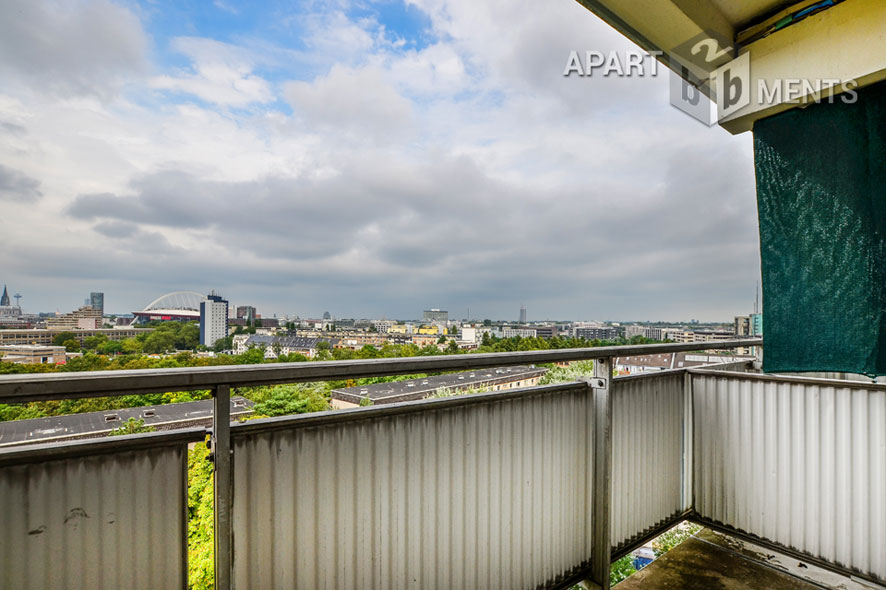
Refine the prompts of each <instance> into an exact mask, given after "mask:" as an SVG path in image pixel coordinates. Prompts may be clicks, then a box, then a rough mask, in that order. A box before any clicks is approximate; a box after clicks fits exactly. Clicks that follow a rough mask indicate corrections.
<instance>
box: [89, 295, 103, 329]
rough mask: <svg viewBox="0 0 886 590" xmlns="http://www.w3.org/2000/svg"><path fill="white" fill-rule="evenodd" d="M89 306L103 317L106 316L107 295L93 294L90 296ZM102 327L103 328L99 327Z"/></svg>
mask: <svg viewBox="0 0 886 590" xmlns="http://www.w3.org/2000/svg"><path fill="white" fill-rule="evenodd" d="M89 306H90V307H91V308H92V309H97V310H98V312H99V313H100V314H102V315H104V314H105V294H104V293H97V292H92V293H90V294H89ZM99 327H101V326H99Z"/></svg>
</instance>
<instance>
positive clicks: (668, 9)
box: [578, 0, 886, 133]
mask: <svg viewBox="0 0 886 590" xmlns="http://www.w3.org/2000/svg"><path fill="white" fill-rule="evenodd" d="M578 2H579V3H580V4H582V5H583V6H584V7H585V8H587V9H588V10H590V11H591V12H593V13H594V14H596V15H597V16H599V17H600V18H601V19H602V20H604V21H605V22H607V23H608V24H609V25H611V26H612V27H613V28H615V29H616V30H617V31H619V32H621V33H622V34H623V35H625V36H626V37H628V38H629V39H630V40H632V41H633V42H634V43H636V44H637V45H639V46H640V47H641V48H643V49H645V50H647V51H654V52H661V54H660V55H659V58H658V59H659V61H661V62H662V63H663V64H665V65H666V66H669V67H670V66H671V59H670V57H671V56H679V55H680V51H681V46H683V47H684V49H683V51H685V45H686V44H687V43H689V42H695V41H697V40H699V39H703V38H709V37H713V38H714V39H716V40H718V41H719V42H720V45H719V46H720V47H723V48H727V49H734V54H733V57H738V56H739V55H744V54H745V53H749V54H750V64H751V65H750V81H749V82H750V84H749V85H748V87H749V88H758V87H759V83H761V82H765V83H766V84H767V88H771V87H772V85H773V84H782V83H783V82H784V81H786V80H796V79H798V80H805V81H810V82H812V81H821V80H839V81H841V82H844V81H850V80H851V81H855V82H856V83H857V85H856V87H858V88H863V87H865V86H868V85H870V84H874V83H876V82H879V81H880V80H883V79H886V2H883V0H837V3H836V4H835V5H833V6H823V7H819V8H820V9H819V10H818V11H816V12H812V13H811V14H802V13H801V11H804V10H805V9H807V8H810V7H813V6H817V5H819V4H820V3H821V0H578ZM791 15H797V16H798V18H797V19H796V21H794V22H790V19H785V17H788V16H791ZM801 17H802V18H801ZM786 22H787V23H789V24H788V26H784V25H785V23H786ZM776 23H780V24H779V26H778V27H776V26H775V25H776ZM872 48H877V50H872ZM684 64H685V60H684ZM687 67H689V69H690V70H691V72H692V74H693V76H694V77H695V79H696V80H702V81H704V80H707V76H709V75H710V71H708V70H705V69H699V68H697V67H696V66H694V65H692V64H689V65H688V66H687ZM715 67H719V63H718V64H717V65H716V66H715ZM673 68H674V69H675V70H677V73H678V74H679V73H680V71H679V70H680V69H681V68H680V67H678V66H676V65H674V66H673ZM681 75H682V74H681ZM843 91H845V88H842V87H840V89H837V90H834V91H833V92H834V93H839V92H843ZM803 92H804V93H802V94H801V95H800V96H799V97H798V96H796V95H795V96H794V98H795V99H796V100H794V101H790V100H785V101H782V102H779V101H778V100H776V101H775V102H773V101H769V102H765V101H762V100H761V99H760V97H759V96H752V97H751V104H750V105H748V106H746V107H745V108H742V109H740V110H738V111H737V112H734V113H731V114H730V115H729V116H728V117H725V118H723V119H721V120H720V125H722V126H723V127H724V128H726V129H727V130H728V131H730V132H732V133H741V132H744V131H749V130H751V129H752V128H753V123H754V121H756V120H758V119H761V118H764V117H768V116H771V115H774V114H776V113H778V112H781V111H784V110H788V109H790V108H794V107H795V106H797V104H800V103H803V102H811V101H814V100H820V99H821V98H822V97H824V96H826V95H825V94H823V93H821V92H818V91H810V92H807V91H803ZM705 94H709V93H708V92H706V91H705Z"/></svg>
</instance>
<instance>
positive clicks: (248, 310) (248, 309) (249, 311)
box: [237, 305, 258, 322]
mask: <svg viewBox="0 0 886 590" xmlns="http://www.w3.org/2000/svg"><path fill="white" fill-rule="evenodd" d="M256 317H258V316H257V315H256V313H255V308H254V307H253V306H251V305H241V306H239V307H237V318H238V319H244V320H246V321H247V322H251V321H253V320H255V318H256Z"/></svg>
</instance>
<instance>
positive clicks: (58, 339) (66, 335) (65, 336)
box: [52, 332, 77, 346]
mask: <svg viewBox="0 0 886 590" xmlns="http://www.w3.org/2000/svg"><path fill="white" fill-rule="evenodd" d="M76 339H77V336H76V335H75V334H74V333H73V332H59V333H58V334H56V335H55V336H53V337H52V344H53V345H54V346H64V345H65V341H66V340H76Z"/></svg>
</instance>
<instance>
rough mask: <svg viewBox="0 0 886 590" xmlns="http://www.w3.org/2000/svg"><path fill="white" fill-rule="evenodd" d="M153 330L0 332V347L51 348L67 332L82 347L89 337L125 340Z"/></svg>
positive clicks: (33, 330)
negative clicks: (31, 345) (53, 341)
mask: <svg viewBox="0 0 886 590" xmlns="http://www.w3.org/2000/svg"><path fill="white" fill-rule="evenodd" d="M153 331H154V329H153V328H113V329H111V328H109V329H107V330H105V329H98V330H64V329H32V330H0V345H10V344H33V345H39V346H51V345H52V340H53V339H54V338H55V337H56V336H57V335H58V334H61V333H64V332H68V333H70V334H72V335H73V337H74V340H76V341H77V342H79V343H80V345H81V346H82V345H83V341H84V340H86V339H87V338H89V337H90V336H98V335H102V336H107V338H108V340H126V339H127V338H135V337H136V336H138V335H140V334H150V333H151V332H153Z"/></svg>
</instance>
